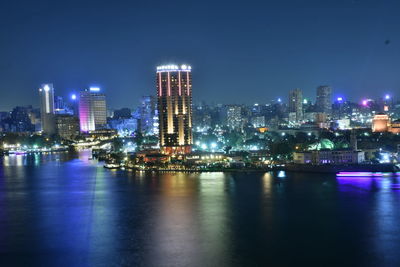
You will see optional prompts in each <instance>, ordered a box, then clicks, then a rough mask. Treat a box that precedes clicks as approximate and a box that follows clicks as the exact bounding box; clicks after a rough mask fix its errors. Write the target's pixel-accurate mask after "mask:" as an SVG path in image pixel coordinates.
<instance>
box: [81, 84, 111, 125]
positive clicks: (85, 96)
mask: <svg viewBox="0 0 400 267" xmlns="http://www.w3.org/2000/svg"><path fill="white" fill-rule="evenodd" d="M79 121H80V129H81V132H89V131H95V130H98V129H102V128H104V127H105V126H106V124H107V107H106V96H105V95H104V94H101V93H100V88H97V87H92V88H90V89H89V90H84V91H81V92H80V94H79Z"/></svg>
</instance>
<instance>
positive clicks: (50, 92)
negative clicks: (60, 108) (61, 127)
mask: <svg viewBox="0 0 400 267" xmlns="http://www.w3.org/2000/svg"><path fill="white" fill-rule="evenodd" d="M39 95H40V114H41V115H40V116H41V120H42V131H43V133H45V134H55V133H56V125H55V119H54V87H53V84H51V83H50V84H42V86H41V87H40V88H39Z"/></svg>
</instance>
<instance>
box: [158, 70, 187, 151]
mask: <svg viewBox="0 0 400 267" xmlns="http://www.w3.org/2000/svg"><path fill="white" fill-rule="evenodd" d="M157 96H158V116H159V139H160V147H161V150H162V151H163V153H166V154H185V153H190V152H191V149H192V144H193V137H192V74H191V67H190V66H188V65H181V66H177V65H166V66H158V67H157Z"/></svg>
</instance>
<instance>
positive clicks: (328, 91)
mask: <svg viewBox="0 0 400 267" xmlns="http://www.w3.org/2000/svg"><path fill="white" fill-rule="evenodd" d="M315 104H316V106H317V111H318V112H324V113H326V114H328V115H330V114H331V112H332V88H331V87H329V86H327V85H322V86H318V88H317V101H316V103H315Z"/></svg>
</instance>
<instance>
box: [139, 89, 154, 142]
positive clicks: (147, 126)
mask: <svg viewBox="0 0 400 267" xmlns="http://www.w3.org/2000/svg"><path fill="white" fill-rule="evenodd" d="M139 112H140V114H139V115H140V131H141V132H142V133H143V134H145V135H156V134H158V110H157V99H156V97H155V96H143V97H142V101H141V105H140V109H139Z"/></svg>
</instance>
